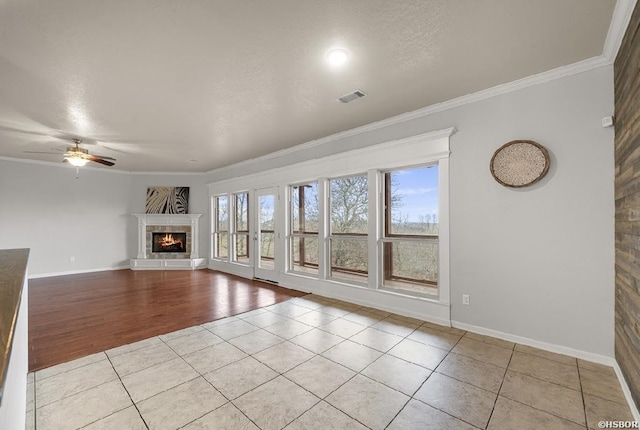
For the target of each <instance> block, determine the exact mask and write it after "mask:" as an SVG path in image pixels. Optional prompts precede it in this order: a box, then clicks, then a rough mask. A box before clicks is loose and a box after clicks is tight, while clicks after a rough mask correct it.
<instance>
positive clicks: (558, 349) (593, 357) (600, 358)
mask: <svg viewBox="0 0 640 430" xmlns="http://www.w3.org/2000/svg"><path fill="white" fill-rule="evenodd" d="M451 326H452V327H456V328H459V329H462V330H466V331H470V332H472V333H478V334H483V335H485V336H491V337H495V338H497V339H503V340H508V341H510V342H515V343H519V344H522V345H527V346H531V347H534V348H538V349H543V350H545V351H549V352H555V353H556V354H563V355H568V356H570V357H575V358H579V359H581V360H585V361H590V362H593V363H598V364H604V365H605V366H611V367H613V370H614V371H615V372H616V376H617V377H618V382H619V383H620V388H621V389H622V392H623V393H624V397H625V399H626V400H627V403H628V405H629V408H630V409H631V413H632V414H633V417H634V419H635V420H636V421H638V422H640V413H639V412H638V408H637V406H636V404H635V402H634V401H633V397H632V396H631V390H630V389H629V386H628V385H627V381H626V380H625V379H624V376H623V374H622V370H621V369H620V366H619V365H618V362H617V361H616V360H615V358H613V357H608V356H606V355H600V354H594V353H592V352H587V351H582V350H579V349H574V348H568V347H566V346H562V345H556V344H553V343H547V342H540V341H538V340H534V339H529V338H528V337H522V336H515V335H513V334H509V333H504V332H501V331H497V330H491V329H488V328H484V327H479V326H475V325H471V324H465V323H461V322H459V321H451Z"/></svg>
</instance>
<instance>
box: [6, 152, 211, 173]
mask: <svg viewBox="0 0 640 430" xmlns="http://www.w3.org/2000/svg"><path fill="white" fill-rule="evenodd" d="M0 161H13V162H15V163H25V164H37V165H41V166H48V167H57V168H59V169H60V168H61V169H77V168H78V167H74V166H72V165H70V164H65V163H60V162H55V161H42V160H30V159H27V158H14V157H4V156H0ZM79 169H81V170H90V171H93V172H102V173H115V174H120V175H130V176H152V175H156V176H204V175H206V172H136V171H131V170H119V169H107V168H101V167H89V166H83V167H79Z"/></svg>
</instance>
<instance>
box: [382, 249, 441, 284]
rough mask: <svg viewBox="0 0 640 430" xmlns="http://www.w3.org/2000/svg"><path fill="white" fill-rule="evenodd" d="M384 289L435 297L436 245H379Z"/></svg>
mask: <svg viewBox="0 0 640 430" xmlns="http://www.w3.org/2000/svg"><path fill="white" fill-rule="evenodd" d="M383 261H384V264H383V267H384V272H383V273H384V276H383V278H384V286H386V287H391V288H400V289H403V290H409V291H414V292H420V293H426V294H437V293H438V289H437V283H438V244H437V243H432V242H426V241H406V242H395V241H394V242H386V243H384V244H383Z"/></svg>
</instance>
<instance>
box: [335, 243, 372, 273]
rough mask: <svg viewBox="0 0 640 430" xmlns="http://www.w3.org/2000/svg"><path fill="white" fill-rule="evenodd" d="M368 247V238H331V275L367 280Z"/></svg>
mask: <svg viewBox="0 0 640 430" xmlns="http://www.w3.org/2000/svg"><path fill="white" fill-rule="evenodd" d="M367 257H368V248H367V241H366V240H359V239H346V238H344V239H343V238H332V239H331V277H332V278H337V279H345V280H352V281H353V280H355V281H358V282H367V271H368V268H367Z"/></svg>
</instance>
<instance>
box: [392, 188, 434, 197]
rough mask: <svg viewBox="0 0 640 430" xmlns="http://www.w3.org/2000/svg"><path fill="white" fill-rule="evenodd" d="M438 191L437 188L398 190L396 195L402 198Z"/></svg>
mask: <svg viewBox="0 0 640 430" xmlns="http://www.w3.org/2000/svg"><path fill="white" fill-rule="evenodd" d="M435 191H438V189H437V188H400V189H398V190H397V193H398V194H400V195H404V196H415V195H419V194H429V193H433V192H435Z"/></svg>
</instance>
